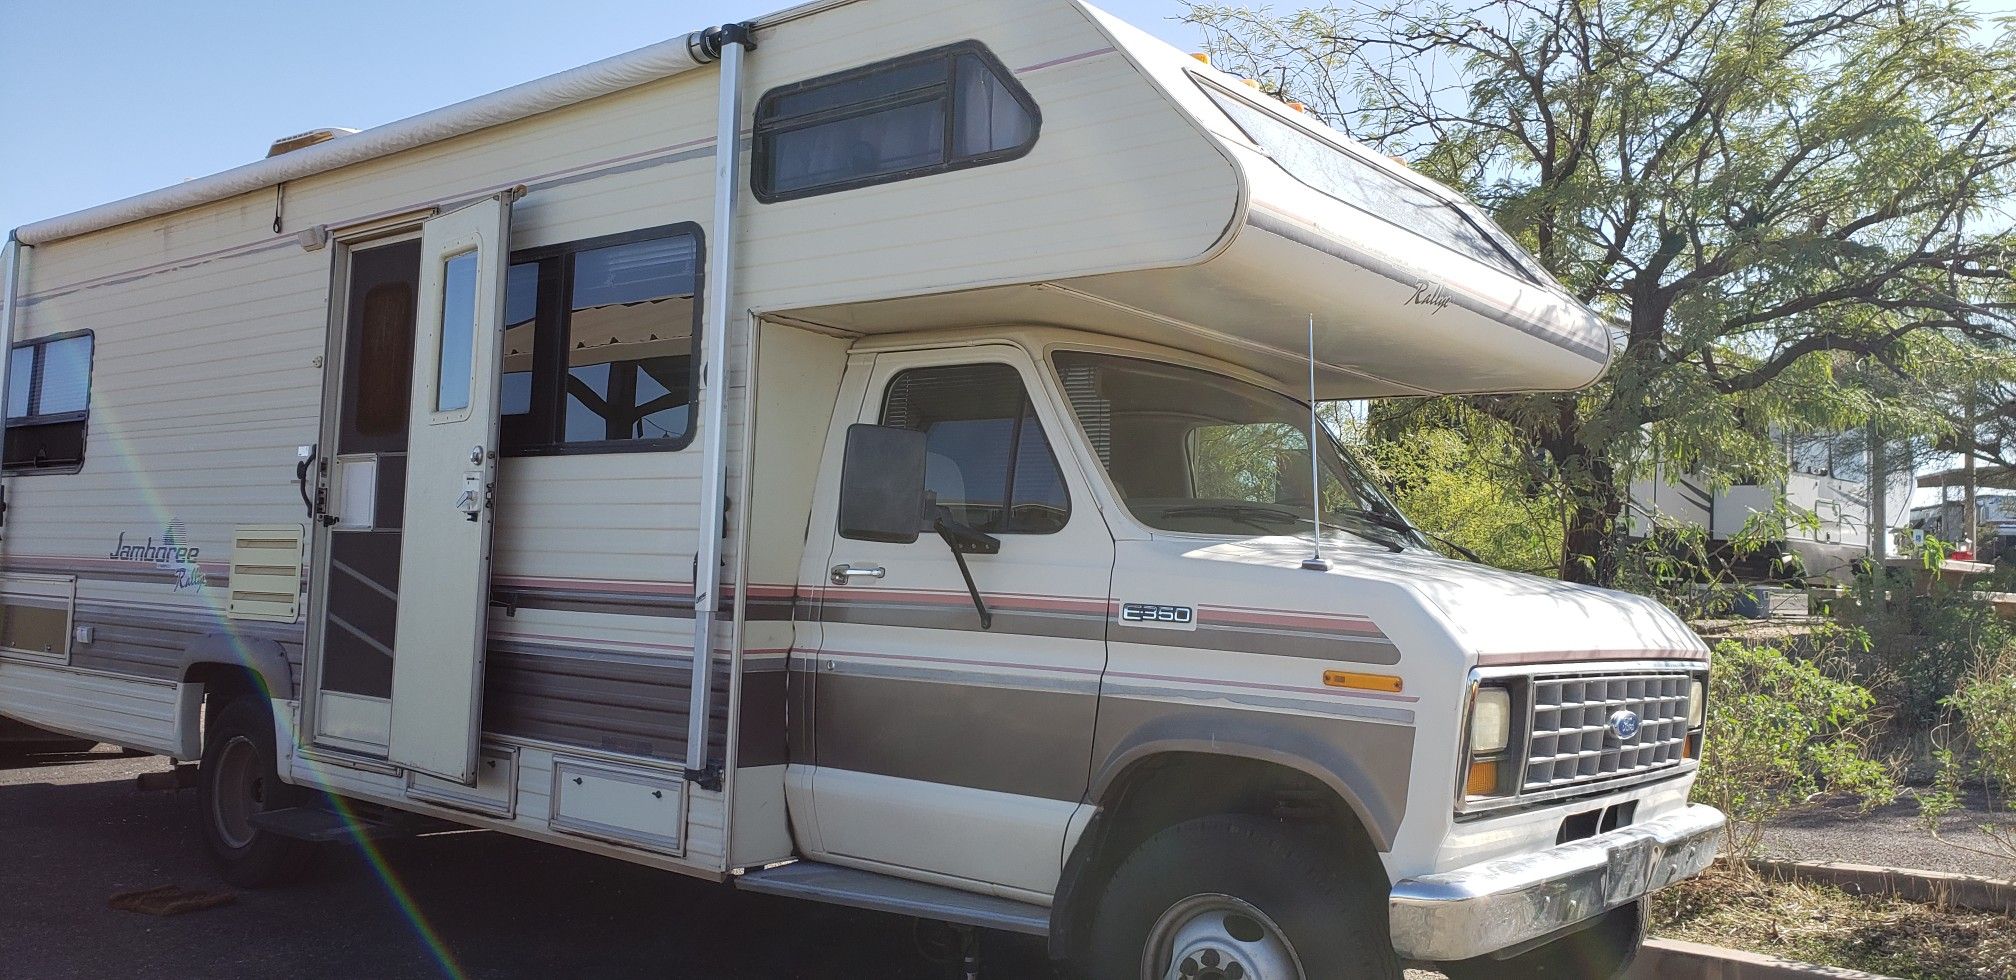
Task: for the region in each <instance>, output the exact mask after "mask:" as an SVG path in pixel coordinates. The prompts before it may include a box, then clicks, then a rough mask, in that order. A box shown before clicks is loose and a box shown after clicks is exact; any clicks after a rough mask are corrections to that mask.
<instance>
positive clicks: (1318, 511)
mask: <svg viewBox="0 0 2016 980" xmlns="http://www.w3.org/2000/svg"><path fill="white" fill-rule="evenodd" d="M1319 424H1320V423H1319V422H1317V420H1316V314H1314V313H1311V314H1309V519H1310V521H1311V523H1313V524H1314V525H1315V528H1316V534H1315V536H1314V537H1313V538H1312V539H1311V542H1312V543H1313V545H1314V548H1315V550H1314V551H1312V552H1311V553H1310V555H1309V557H1307V558H1304V559H1302V567H1303V568H1306V569H1308V570H1309V571H1312V572H1327V571H1329V570H1330V559H1328V558H1325V557H1323V467H1322V466H1321V465H1319V464H1318V463H1317V462H1316V447H1317V445H1318V442H1317V440H1316V431H1317V430H1316V427H1317V425H1319Z"/></svg>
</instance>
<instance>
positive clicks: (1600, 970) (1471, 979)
mask: <svg viewBox="0 0 2016 980" xmlns="http://www.w3.org/2000/svg"><path fill="white" fill-rule="evenodd" d="M1644 942H1645V900H1644V899H1642V898H1641V899H1639V900H1638V901H1635V902H1632V903H1631V904H1629V905H1625V906H1620V907H1618V908H1614V909H1611V910H1610V911H1608V912H1605V913H1603V914H1602V916H1600V917H1599V918H1598V919H1597V922H1596V924H1595V925H1592V926H1590V927H1589V928H1587V929H1583V930H1582V931H1580V932H1575V933H1570V934H1569V935H1566V936H1562V937H1561V938H1560V939H1556V940H1554V941H1553V942H1551V943H1548V944H1547V945H1545V946H1539V947H1536V948H1533V949H1529V950H1527V951H1526V952H1524V953H1520V954H1519V955H1517V956H1512V957H1507V958H1506V959H1502V960H1494V959H1492V958H1491V957H1489V956H1479V957H1477V958H1476V959H1469V960H1463V961H1461V962H1457V963H1443V964H1441V969H1442V972H1443V973H1446V974H1448V975H1449V980H1605V978H1614V977H1621V976H1623V975H1624V971H1625V970H1626V969H1629V968H1630V966H1631V961H1632V960H1635V959H1637V958H1638V947H1639V946H1640V945H1642V944H1643V943H1644Z"/></svg>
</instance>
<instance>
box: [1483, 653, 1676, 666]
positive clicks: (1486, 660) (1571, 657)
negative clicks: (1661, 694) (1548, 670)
mask: <svg viewBox="0 0 2016 980" xmlns="http://www.w3.org/2000/svg"><path fill="white" fill-rule="evenodd" d="M1599 660H1691V661H1696V662H1699V663H1704V664H1705V663H1707V662H1708V651H1706V650H1534V651H1530V652H1526V653H1486V654H1481V655H1479V656H1478V657H1477V666H1479V667H1515V666H1543V665H1546V664H1570V663H1575V664H1579V663H1590V662H1593V661H1599Z"/></svg>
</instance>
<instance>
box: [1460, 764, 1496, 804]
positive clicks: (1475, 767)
mask: <svg viewBox="0 0 2016 980" xmlns="http://www.w3.org/2000/svg"><path fill="white" fill-rule="evenodd" d="M1463 792H1464V793H1465V794H1467V795H1470V796H1490V795H1491V794H1493V793H1496V792H1498V760H1496V759H1485V760H1482V761H1479V762H1473V763H1470V777H1469V778H1468V779H1465V780H1464V781H1463Z"/></svg>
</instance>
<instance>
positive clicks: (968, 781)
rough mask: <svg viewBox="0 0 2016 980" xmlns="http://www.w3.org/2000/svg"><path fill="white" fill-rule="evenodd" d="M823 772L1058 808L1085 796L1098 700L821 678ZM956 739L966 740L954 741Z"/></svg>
mask: <svg viewBox="0 0 2016 980" xmlns="http://www.w3.org/2000/svg"><path fill="white" fill-rule="evenodd" d="M816 684H817V690H816V693H815V695H814V696H815V699H816V702H817V703H816V705H815V706H814V708H813V725H814V727H815V728H816V730H817V732H818V739H817V743H816V751H817V753H818V762H819V765H820V766H822V767H831V768H835V769H848V770H852V771H855V772H867V773H875V774H877V775H882V776H893V777H896V778H899V779H915V780H920V781H923V782H928V783H944V784H947V785H952V786H965V787H970V788H973V789H982V790H992V791H994V792H999V793H1014V794H1017V795H1021V796H1035V797H1041V798H1044V799H1050V800H1064V801H1075V800H1078V799H1081V798H1083V796H1084V794H1085V779H1086V764H1087V763H1088V762H1089V760H1088V759H1087V757H1086V754H1085V750H1086V744H1087V742H1088V740H1089V736H1090V734H1091V732H1092V723H1093V718H1094V709H1095V708H1096V706H1097V703H1098V699H1097V697H1096V696H1094V695H1092V694H1069V693H1060V692H1056V691H1025V690H1017V689H1014V688H1001V687H981V686H977V685H972V684H957V683H939V682H936V681H923V680H896V679H893V678H886V677H868V676H858V675H850V674H847V673H845V672H844V669H843V670H842V671H840V672H833V671H828V672H823V673H821V674H819V675H818V678H817V681H816ZM955 732H964V733H967V736H966V737H956V738H955V737H948V736H950V735H952V734H953V733H955Z"/></svg>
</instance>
